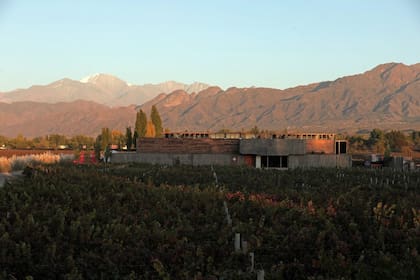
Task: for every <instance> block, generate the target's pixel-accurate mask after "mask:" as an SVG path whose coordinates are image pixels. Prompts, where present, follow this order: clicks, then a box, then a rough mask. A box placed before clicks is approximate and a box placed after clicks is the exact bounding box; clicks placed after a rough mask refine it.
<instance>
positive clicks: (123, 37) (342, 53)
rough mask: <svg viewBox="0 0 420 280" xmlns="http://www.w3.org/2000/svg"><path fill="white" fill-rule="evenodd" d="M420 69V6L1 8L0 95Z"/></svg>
mask: <svg viewBox="0 0 420 280" xmlns="http://www.w3.org/2000/svg"><path fill="white" fill-rule="evenodd" d="M386 62H403V63H405V64H414V63H418V62H420V0H339V1H338V0H325V1H323V0H317V1H315V0H312V1H311V0H307V1H303V0H293V1H292V0H291V1H286V0H285V1H281V0H272V1H268V0H266V1H265V0H259V1H256V0H249V1H248V0H208V1H205V0H190V1H187V0H167V1H164V0H153V1H146V0H145V1H141V0H138V1H136V0H132V1H128V0H115V1H111V0H102V1H96V0H37V1H34V0H0V90H2V91H5V90H11V89H15V88H24V87H28V86H30V85H33V84H48V83H50V82H53V81H55V80H58V79H61V78H64V77H68V78H71V79H76V80H79V79H81V78H83V77H85V76H87V75H90V74H93V73H98V72H99V73H109V74H113V75H116V76H118V77H120V78H122V79H124V80H126V81H127V82H130V83H134V84H143V83H159V82H163V81H166V80H176V81H180V82H185V83H191V82H194V81H201V82H205V83H210V84H214V85H219V86H221V87H223V88H227V87H230V86H239V87H245V86H253V85H254V86H266V87H276V88H287V87H292V86H296V85H300V84H307V83H311V82H317V81H323V80H334V79H336V78H338V77H340V76H344V75H351V74H355V73H360V72H364V71H366V70H368V69H370V68H372V67H374V66H376V65H377V64H381V63H386Z"/></svg>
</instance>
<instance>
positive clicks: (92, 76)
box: [80, 73, 101, 84]
mask: <svg viewBox="0 0 420 280" xmlns="http://www.w3.org/2000/svg"><path fill="white" fill-rule="evenodd" d="M99 75H101V74H100V73H96V74H93V75H89V76H86V77H84V78H83V79H81V80H80V82H81V83H84V84H86V83H89V82H91V81H92V80H94V79H95V78H97V77H98V76H99Z"/></svg>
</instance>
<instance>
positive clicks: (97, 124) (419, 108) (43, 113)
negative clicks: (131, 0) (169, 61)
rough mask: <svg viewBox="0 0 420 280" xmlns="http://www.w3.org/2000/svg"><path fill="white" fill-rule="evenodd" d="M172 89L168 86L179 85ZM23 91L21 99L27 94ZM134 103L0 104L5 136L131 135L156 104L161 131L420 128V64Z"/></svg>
mask: <svg viewBox="0 0 420 280" xmlns="http://www.w3.org/2000/svg"><path fill="white" fill-rule="evenodd" d="M90 78H92V77H90ZM100 78H101V77H96V78H95V79H94V80H95V81H97V80H98V81H99V79H100ZM92 79H93V78H92ZM87 80H88V81H87V82H85V83H86V84H88V86H91V87H92V92H95V91H94V90H97V91H98V92H99V93H98V94H100V95H101V96H102V97H103V98H104V99H106V96H107V94H109V95H112V94H113V92H114V91H115V89H118V88H127V87H128V88H130V86H129V85H128V84H127V83H125V82H124V81H122V82H121V81H118V80H113V79H107V81H108V84H107V86H105V87H104V88H102V89H101V88H99V87H97V86H95V85H94V81H93V80H92V81H90V82H89V79H87ZM60 83H63V84H69V85H72V86H74V87H76V88H77V87H78V86H79V85H80V84H83V83H81V82H79V81H73V80H69V79H64V80H60V81H57V82H55V83H52V84H50V85H48V87H49V88H54V86H56V87H60V86H61V85H60ZM98 83H99V82H98ZM174 83H175V82H174ZM100 84H101V85H104V84H105V83H103V82H100ZM167 86H168V89H169V88H171V87H172V86H173V85H171V84H167ZM35 87H36V86H35ZM66 88H70V89H69V90H68V92H67V96H70V97H73V98H74V97H75V96H72V94H73V93H74V94H76V93H77V91H76V90H74V89H71V88H72V87H66ZM161 89H162V88H160V90H161ZM51 92H52V93H55V91H51ZM190 92H193V93H190ZM19 94H22V96H21V97H20V98H23V96H24V93H20V92H17V95H19ZM0 96H1V95H0ZM70 97H69V98H70ZM77 97H78V96H77ZM0 100H1V99H0ZM115 103H116V102H114V103H113V104H115ZM131 104H138V105H137V106H134V105H133V106H125V107H118V108H117V107H115V106H114V107H112V108H110V107H108V106H106V105H102V104H98V103H95V102H92V101H72V102H60V103H56V104H45V103H35V102H16V103H11V104H7V103H1V101H0V135H4V136H11V137H14V136H16V135H17V134H18V133H22V134H23V135H25V136H28V137H31V136H40V135H45V134H50V133H60V134H65V135H75V134H86V135H97V134H99V133H100V129H101V128H102V127H109V128H111V129H119V130H121V131H125V128H126V127H127V126H131V127H134V119H135V114H136V110H138V109H143V110H145V111H146V113H147V114H149V113H150V108H151V106H152V105H156V106H157V108H158V110H159V112H160V114H161V117H162V120H163V126H164V127H165V128H168V129H170V130H171V131H185V130H189V131H197V130H200V131H206V130H210V131H217V130H219V129H230V130H236V131H240V130H247V129H250V128H251V127H253V126H255V125H256V126H258V127H259V128H260V129H269V130H275V131H283V130H286V129H287V130H289V131H311V132H355V131H366V130H371V129H373V128H381V129H398V130H408V129H416V130H420V63H418V64H414V65H409V66H407V65H404V64H401V63H387V64H382V65H378V66H377V67H375V68H373V69H371V70H369V71H366V72H364V73H362V74H357V75H352V76H345V77H342V78H338V79H336V80H334V81H324V82H320V83H313V84H309V85H304V86H298V87H294V88H289V89H285V90H279V89H272V88H254V87H252V88H235V87H233V88H229V89H227V90H223V89H221V88H220V87H217V86H212V87H206V88H205V89H202V90H189V91H188V88H185V87H184V88H182V89H177V90H174V91H172V92H171V93H161V94H157V95H155V96H154V97H153V98H151V99H149V100H148V101H147V102H144V103H143V104H141V103H138V102H133V103H131Z"/></svg>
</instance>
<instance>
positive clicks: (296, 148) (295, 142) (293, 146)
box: [239, 139, 305, 156]
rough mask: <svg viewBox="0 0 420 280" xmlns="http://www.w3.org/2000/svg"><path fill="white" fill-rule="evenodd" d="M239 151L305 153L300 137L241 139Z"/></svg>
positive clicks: (246, 153)
mask: <svg viewBox="0 0 420 280" xmlns="http://www.w3.org/2000/svg"><path fill="white" fill-rule="evenodd" d="M239 152H240V153H241V154H243V155H260V156H287V155H289V154H292V155H303V154H305V140H302V139H241V140H240V142H239Z"/></svg>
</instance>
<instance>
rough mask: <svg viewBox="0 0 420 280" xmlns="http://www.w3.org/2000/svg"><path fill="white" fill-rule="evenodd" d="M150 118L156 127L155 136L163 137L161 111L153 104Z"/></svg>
mask: <svg viewBox="0 0 420 280" xmlns="http://www.w3.org/2000/svg"><path fill="white" fill-rule="evenodd" d="M150 119H151V120H152V123H153V125H154V127H155V137H162V134H163V127H162V119H161V118H160V115H159V112H158V110H157V108H156V106H155V105H153V106H152V112H151V113H150Z"/></svg>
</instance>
